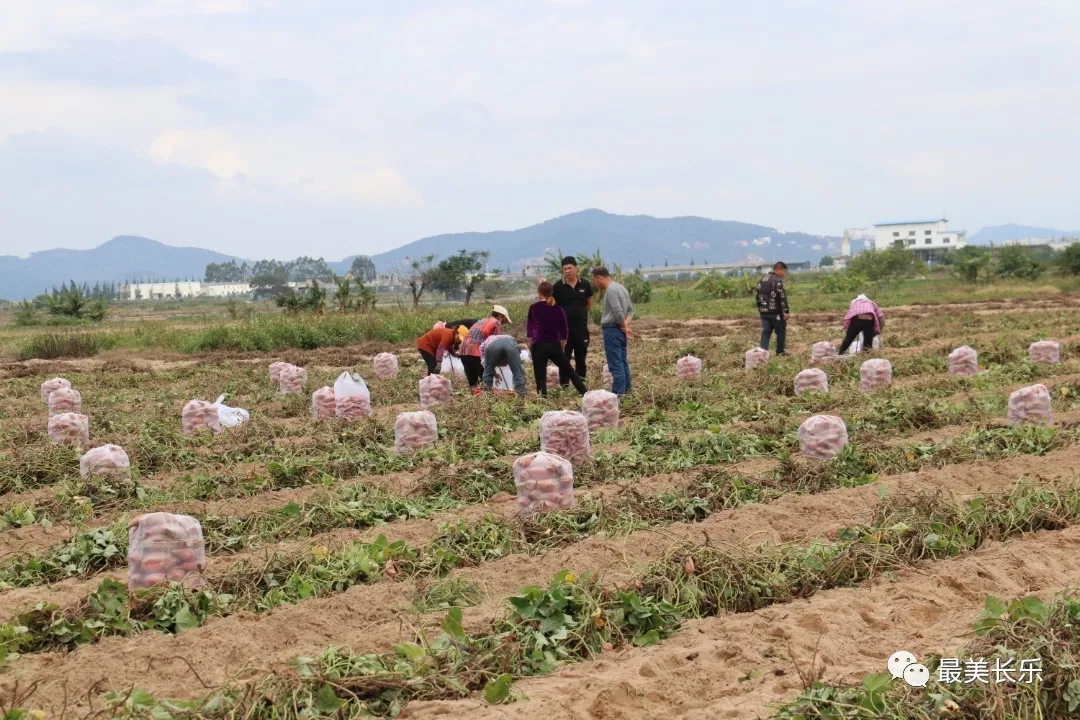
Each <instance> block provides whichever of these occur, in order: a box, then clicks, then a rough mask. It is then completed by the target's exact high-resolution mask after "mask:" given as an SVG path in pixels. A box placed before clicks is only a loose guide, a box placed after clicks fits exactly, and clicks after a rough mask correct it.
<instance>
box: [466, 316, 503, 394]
mask: <svg viewBox="0 0 1080 720" xmlns="http://www.w3.org/2000/svg"><path fill="white" fill-rule="evenodd" d="M503 323H506V324H507V325H509V324H510V313H509V311H508V310H507V309H506V308H504V307H503V306H502V305H494V306H492V308H491V315H489V316H488V317H486V318H484V319H483V320H480V321H478V322H477V323H475V324H474V325H473V326H472V327H471V328H469V334H468V335H466V336H465V339H464V340H462V341H461V349H460V350H459V351H458V354H459V355H460V356H461V365H462V367H463V368H464V369H465V379H467V380H468V381H469V387H470V388H472V390H473V395H477V394H479V393H480V387H479V386H480V376H481V374H482V373H483V372H484V367H483V364H482V363H481V361H480V345H481V343H483V342H484V341H485V340H487V339H488V338H489V337H491V336H492V335H501V334H502V326H503Z"/></svg>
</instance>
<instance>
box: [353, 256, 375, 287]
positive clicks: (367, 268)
mask: <svg viewBox="0 0 1080 720" xmlns="http://www.w3.org/2000/svg"><path fill="white" fill-rule="evenodd" d="M349 273H350V274H351V275H352V276H353V279H354V280H356V281H357V282H358V283H369V282H375V279H376V277H377V273H376V272H375V263H374V262H373V261H372V259H371V258H370V257H368V256H367V255H357V256H356V257H355V258H353V261H352V265H351V266H349Z"/></svg>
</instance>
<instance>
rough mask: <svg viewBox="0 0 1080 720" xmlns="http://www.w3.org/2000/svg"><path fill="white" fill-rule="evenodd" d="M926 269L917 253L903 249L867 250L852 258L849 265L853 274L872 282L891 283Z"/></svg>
mask: <svg viewBox="0 0 1080 720" xmlns="http://www.w3.org/2000/svg"><path fill="white" fill-rule="evenodd" d="M924 267H925V265H924V263H923V262H922V260H920V259H919V258H918V256H917V255H915V253H913V252H911V251H910V250H905V249H904V248H902V247H891V248H889V249H888V250H867V251H866V252H862V253H859V254H858V255H856V256H855V257H854V258H852V260H851V263H850V265H848V269H849V270H850V271H851V272H852V273H853V274H856V275H864V276H866V278H867V279H868V280H870V281H871V282H889V281H892V280H899V279H901V278H906V277H912V276H914V275H915V274H916V273H918V272H921V271H922V270H923V268H924Z"/></svg>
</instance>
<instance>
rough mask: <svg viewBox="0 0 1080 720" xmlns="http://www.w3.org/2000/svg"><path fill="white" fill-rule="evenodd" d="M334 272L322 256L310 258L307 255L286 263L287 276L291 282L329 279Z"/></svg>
mask: <svg viewBox="0 0 1080 720" xmlns="http://www.w3.org/2000/svg"><path fill="white" fill-rule="evenodd" d="M333 274H334V273H333V271H331V270H330V266H329V265H327V264H326V261H325V260H323V259H322V258H318V259H316V258H310V257H307V256H306V255H305V256H304V257H298V258H296V259H295V260H292V261H290V262H288V263H285V277H286V279H288V280H289V281H290V282H301V281H303V280H329V279H330V278H331V276H332V275H333Z"/></svg>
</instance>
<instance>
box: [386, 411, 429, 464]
mask: <svg viewBox="0 0 1080 720" xmlns="http://www.w3.org/2000/svg"><path fill="white" fill-rule="evenodd" d="M438 441H439V424H438V422H437V421H436V419H435V414H434V413H432V412H429V411H427V410H418V411H416V412H403V413H400V414H399V415H398V416H397V420H395V421H394V452H396V453H397V454H398V455H406V454H408V453H411V452H414V451H416V450H419V449H421V448H423V447H424V446H426V445H433V444H435V443H436V442H438Z"/></svg>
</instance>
